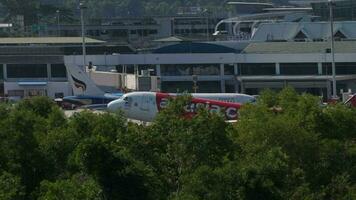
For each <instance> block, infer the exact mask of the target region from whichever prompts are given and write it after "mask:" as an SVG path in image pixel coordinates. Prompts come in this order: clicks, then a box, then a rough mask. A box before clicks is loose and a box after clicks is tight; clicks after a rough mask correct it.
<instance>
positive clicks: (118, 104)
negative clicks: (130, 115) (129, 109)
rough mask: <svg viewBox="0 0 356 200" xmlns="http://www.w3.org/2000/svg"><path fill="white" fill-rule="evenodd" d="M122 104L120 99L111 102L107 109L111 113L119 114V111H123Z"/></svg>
mask: <svg viewBox="0 0 356 200" xmlns="http://www.w3.org/2000/svg"><path fill="white" fill-rule="evenodd" d="M122 104H123V102H122V101H121V100H120V99H118V100H115V101H112V102H110V103H109V104H108V106H107V108H108V110H109V111H110V112H117V111H118V110H119V109H122Z"/></svg>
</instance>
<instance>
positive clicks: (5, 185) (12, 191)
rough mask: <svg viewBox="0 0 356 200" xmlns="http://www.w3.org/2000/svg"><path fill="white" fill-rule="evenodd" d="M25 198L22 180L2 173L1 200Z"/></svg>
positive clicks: (0, 179)
mask: <svg viewBox="0 0 356 200" xmlns="http://www.w3.org/2000/svg"><path fill="white" fill-rule="evenodd" d="M23 198H24V187H23V186H22V185H21V178H20V177H18V176H15V175H13V174H10V173H8V172H2V173H1V176H0V199H2V200H20V199H23Z"/></svg>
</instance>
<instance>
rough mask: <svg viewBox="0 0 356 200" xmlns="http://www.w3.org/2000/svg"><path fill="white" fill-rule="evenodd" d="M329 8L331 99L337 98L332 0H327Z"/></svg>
mask: <svg viewBox="0 0 356 200" xmlns="http://www.w3.org/2000/svg"><path fill="white" fill-rule="evenodd" d="M328 3H329V9H330V11H329V12H330V13H329V14H330V35H331V37H330V39H331V41H330V53H331V71H332V82H333V94H332V98H333V99H338V96H337V94H336V69H335V46H334V14H333V6H334V2H333V1H332V0H328Z"/></svg>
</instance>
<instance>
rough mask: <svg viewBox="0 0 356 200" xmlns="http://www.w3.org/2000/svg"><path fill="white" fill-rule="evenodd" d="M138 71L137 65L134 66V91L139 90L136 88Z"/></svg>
mask: <svg viewBox="0 0 356 200" xmlns="http://www.w3.org/2000/svg"><path fill="white" fill-rule="evenodd" d="M139 73H140V72H139V71H138V65H134V74H135V90H139V88H138V75H139Z"/></svg>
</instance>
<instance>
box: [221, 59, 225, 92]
mask: <svg viewBox="0 0 356 200" xmlns="http://www.w3.org/2000/svg"><path fill="white" fill-rule="evenodd" d="M224 75H225V66H224V64H220V91H221V92H222V93H225V79H224Z"/></svg>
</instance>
